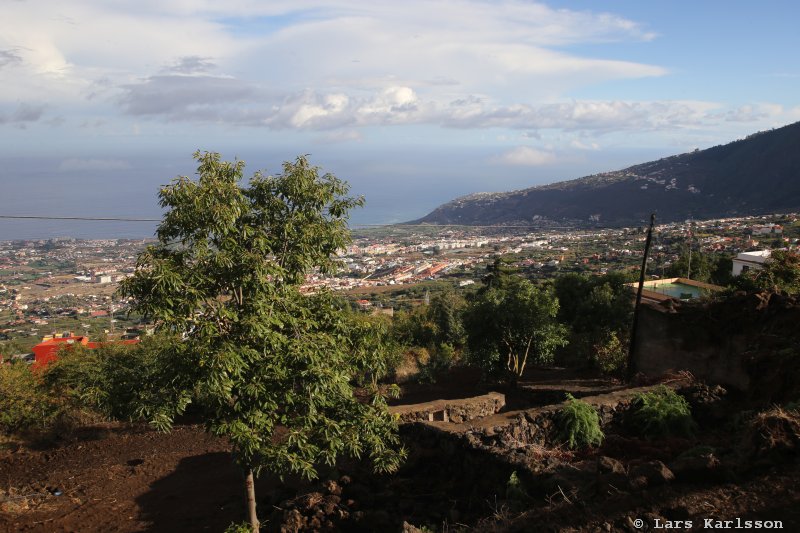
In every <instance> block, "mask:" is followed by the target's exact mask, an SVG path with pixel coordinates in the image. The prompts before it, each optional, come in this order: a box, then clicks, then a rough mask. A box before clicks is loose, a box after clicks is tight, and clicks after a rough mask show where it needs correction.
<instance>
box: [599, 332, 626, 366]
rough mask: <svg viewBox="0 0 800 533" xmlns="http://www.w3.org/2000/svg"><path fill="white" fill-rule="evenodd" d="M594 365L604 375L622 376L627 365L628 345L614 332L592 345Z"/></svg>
mask: <svg viewBox="0 0 800 533" xmlns="http://www.w3.org/2000/svg"><path fill="white" fill-rule="evenodd" d="M594 363H595V365H596V366H597V367H598V368H599V369H600V370H601V371H602V372H603V373H604V374H610V375H622V374H623V373H624V372H625V368H626V366H627V363H628V345H627V342H622V341H620V339H619V336H618V335H617V333H615V332H613V331H612V332H611V333H609V334H608V336H607V337H606V338H605V339H604V340H603V341H601V342H600V343H598V344H595V345H594Z"/></svg>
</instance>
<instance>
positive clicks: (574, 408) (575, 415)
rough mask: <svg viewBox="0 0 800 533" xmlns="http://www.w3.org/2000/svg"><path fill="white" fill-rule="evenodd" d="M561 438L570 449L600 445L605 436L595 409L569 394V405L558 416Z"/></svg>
mask: <svg viewBox="0 0 800 533" xmlns="http://www.w3.org/2000/svg"><path fill="white" fill-rule="evenodd" d="M557 423H558V427H559V430H560V438H561V439H562V440H563V441H564V442H566V443H567V445H568V446H569V447H570V448H577V447H579V446H594V445H600V444H601V443H602V442H603V438H604V437H605V435H604V434H603V430H602V429H600V417H599V416H598V415H597V411H596V410H595V408H594V407H592V406H591V405H589V404H588V403H586V402H584V401H582V400H578V399H576V398H575V397H574V396H572V395H571V394H569V393H567V405H565V406H564V407H563V408H562V409H561V411H559V412H558V415H557Z"/></svg>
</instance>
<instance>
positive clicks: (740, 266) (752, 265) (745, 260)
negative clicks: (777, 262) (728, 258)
mask: <svg viewBox="0 0 800 533" xmlns="http://www.w3.org/2000/svg"><path fill="white" fill-rule="evenodd" d="M771 253H772V250H757V251H755V252H742V253H740V254H739V255H737V256H736V257H735V258H734V259H733V272H732V273H733V275H734V276H738V275H739V274H741V273H742V272H747V271H748V270H761V268H763V266H764V261H766V260H767V259H769V256H770V254H771Z"/></svg>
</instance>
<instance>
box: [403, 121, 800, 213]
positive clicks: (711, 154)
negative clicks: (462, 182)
mask: <svg viewBox="0 0 800 533" xmlns="http://www.w3.org/2000/svg"><path fill="white" fill-rule="evenodd" d="M787 211H800V122H796V123H793V124H789V125H787V126H783V127H781V128H776V129H772V130H767V131H762V132H758V133H754V134H751V135H748V136H747V137H745V138H743V139H739V140H736V141H733V142H730V143H727V144H722V145H717V146H713V147H711V148H706V149H704V150H699V149H697V150H694V151H692V152H688V153H684V154H678V155H672V156H668V157H664V158H661V159H658V160H655V161H649V162H646V163H640V164H637V165H633V166H630V167H627V168H624V169H621V170H616V171H610V172H601V173H598V174H591V175H588V176H583V177H580V178H576V179H573V180H567V181H560V182H555V183H549V184H544V185H537V186H535V187H529V188H527V189H519V190H515V191H507V192H496V193H491V192H482V193H474V194H470V195H466V196H461V197H459V198H456V199H454V200H451V201H450V202H447V203H445V204H442V205H441V206H439V207H437V208H436V209H435V210H433V211H432V212H431V213H429V214H428V215H426V216H424V217H422V218H420V219H417V220H415V221H413V222H412V223H430V224H469V225H495V224H500V225H512V224H531V225H536V224H540V225H547V224H553V223H556V224H562V223H572V224H577V225H602V226H621V225H629V224H638V223H640V222H642V221H643V220H647V219H648V218H649V215H650V213H651V212H655V213H657V216H658V218H659V220H660V221H663V222H669V221H677V220H685V219H687V218H721V217H725V216H745V215H755V214H764V213H771V212H787Z"/></svg>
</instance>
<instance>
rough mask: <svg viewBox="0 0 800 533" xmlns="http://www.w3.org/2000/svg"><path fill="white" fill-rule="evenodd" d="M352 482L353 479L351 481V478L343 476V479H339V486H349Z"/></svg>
mask: <svg viewBox="0 0 800 533" xmlns="http://www.w3.org/2000/svg"><path fill="white" fill-rule="evenodd" d="M352 481H353V480H352V479H350V476H342V477H340V478H339V485H343V486H347V485H349V484H350V483H351V482H352Z"/></svg>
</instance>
